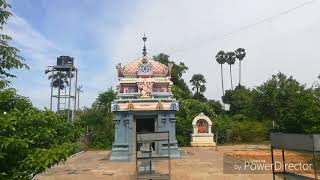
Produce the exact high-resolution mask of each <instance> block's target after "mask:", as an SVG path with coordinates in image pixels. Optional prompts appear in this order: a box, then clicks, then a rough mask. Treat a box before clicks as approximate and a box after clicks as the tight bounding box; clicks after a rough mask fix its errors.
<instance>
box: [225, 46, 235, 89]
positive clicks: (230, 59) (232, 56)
mask: <svg viewBox="0 0 320 180" xmlns="http://www.w3.org/2000/svg"><path fill="white" fill-rule="evenodd" d="M226 61H227V63H228V64H229V66H230V79H231V89H232V90H233V83H232V71H231V65H233V64H234V63H235V62H236V54H235V53H234V52H227V55H226Z"/></svg>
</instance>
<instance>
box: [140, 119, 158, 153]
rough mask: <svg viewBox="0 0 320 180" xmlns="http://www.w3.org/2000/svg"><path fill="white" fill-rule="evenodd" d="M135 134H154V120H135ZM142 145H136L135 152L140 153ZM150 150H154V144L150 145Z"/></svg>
mask: <svg viewBox="0 0 320 180" xmlns="http://www.w3.org/2000/svg"><path fill="white" fill-rule="evenodd" d="M136 132H137V133H152V132H155V119H154V118H146V119H136ZM141 146H142V144H140V143H139V144H137V147H136V148H137V151H140V147H141ZM151 146H152V149H153V150H155V143H152V145H151Z"/></svg>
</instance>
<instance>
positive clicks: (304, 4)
mask: <svg viewBox="0 0 320 180" xmlns="http://www.w3.org/2000/svg"><path fill="white" fill-rule="evenodd" d="M316 1H317V0H309V1H306V2H304V3H301V4H298V5H297V6H295V7H292V8H289V9H287V10H284V11H281V12H279V13H278V14H276V15H273V16H270V17H267V18H264V19H261V20H259V21H257V22H254V23H251V24H248V25H244V26H242V27H240V28H238V29H236V30H234V31H230V32H227V33H225V34H222V35H221V36H219V37H214V38H211V39H210V40H209V39H207V40H203V41H198V44H205V43H208V42H211V41H215V40H221V39H224V38H226V37H229V36H231V35H233V34H236V33H239V32H242V31H245V30H248V29H250V28H252V27H255V26H257V25H259V24H263V23H265V22H271V21H273V20H274V19H276V18H278V17H280V16H284V15H287V14H289V13H291V12H293V11H295V10H298V9H300V8H303V7H305V6H307V5H309V4H312V3H314V2H316ZM194 46H195V44H194V43H192V47H194ZM197 47H199V46H197ZM187 49H188V48H184V49H176V50H174V51H172V52H171V53H170V54H175V53H177V52H181V51H185V50H187Z"/></svg>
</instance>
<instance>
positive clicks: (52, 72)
mask: <svg viewBox="0 0 320 180" xmlns="http://www.w3.org/2000/svg"><path fill="white" fill-rule="evenodd" d="M53 74H54V70H53V69H52V71H51V96H50V111H52V98H53V97H52V96H53Z"/></svg>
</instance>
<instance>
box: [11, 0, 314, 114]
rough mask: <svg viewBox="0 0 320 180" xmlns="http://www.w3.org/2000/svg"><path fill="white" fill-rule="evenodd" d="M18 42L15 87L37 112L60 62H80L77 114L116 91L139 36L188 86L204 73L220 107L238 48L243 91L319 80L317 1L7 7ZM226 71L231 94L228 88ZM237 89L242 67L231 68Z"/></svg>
mask: <svg viewBox="0 0 320 180" xmlns="http://www.w3.org/2000/svg"><path fill="white" fill-rule="evenodd" d="M10 3H11V5H12V12H13V14H14V16H13V17H11V18H10V19H9V22H8V25H7V27H6V29H5V32H6V33H7V34H9V35H10V36H12V38H13V42H12V43H13V45H14V46H16V47H17V48H19V50H20V53H21V55H22V56H23V57H24V58H25V59H26V61H25V62H26V63H27V64H28V65H29V66H30V70H19V71H16V72H15V73H16V74H17V78H16V79H13V83H12V86H13V87H15V88H16V89H17V90H18V92H19V93H20V94H22V95H24V96H27V97H29V98H30V99H31V100H32V102H33V104H34V105H35V106H37V107H39V108H44V107H48V106H49V96H50V82H49V81H48V79H47V75H45V74H44V70H45V68H46V66H47V65H54V64H55V63H56V57H58V56H60V55H68V56H72V57H74V58H75V63H76V66H77V68H78V69H79V83H78V84H80V85H83V93H82V94H81V98H80V104H81V106H90V105H91V103H92V102H93V101H94V100H95V98H96V97H97V95H98V93H100V92H103V91H105V90H107V89H108V88H110V87H115V86H116V84H117V81H118V79H117V75H116V69H115V65H116V64H117V63H119V62H121V63H122V64H125V63H127V62H130V61H132V60H135V59H136V58H138V57H140V56H141V52H142V46H143V43H142V40H141V38H142V36H143V34H144V33H145V34H146V36H147V37H148V40H147V44H146V45H147V51H148V55H149V56H153V55H156V54H158V53H165V54H168V55H170V58H171V60H173V61H175V62H177V63H178V62H184V63H185V64H186V65H187V66H188V67H189V70H188V71H187V73H186V74H185V75H184V76H183V78H184V79H185V80H186V81H189V80H190V78H191V77H192V75H193V74H196V73H201V74H203V75H204V77H205V78H206V80H207V91H206V92H205V95H206V96H207V97H208V98H213V99H216V100H219V99H220V98H221V94H222V92H221V79H220V66H219V64H217V63H216V61H215V58H214V57H215V55H216V54H217V52H218V51H219V50H224V51H234V50H235V49H237V48H239V47H242V48H245V49H246V52H247V56H246V57H245V59H244V60H243V62H242V84H243V85H245V86H248V87H256V86H259V85H260V84H261V83H263V82H265V81H266V80H268V79H269V78H270V77H271V75H272V74H276V73H278V72H283V73H285V74H287V75H292V76H293V77H294V78H296V79H297V80H298V81H300V82H301V83H303V84H306V85H307V86H311V85H312V84H314V83H315V82H316V81H317V76H318V75H319V74H320V71H319V67H320V61H319V60H320V54H319V53H318V52H319V50H318V48H319V42H320V35H319V32H320V2H319V0H281V1H279V0H259V1H257V0H242V1H238V0H223V1H221V0H197V1H196V0H175V1H172V0H135V1H133V0H117V1H111V0H68V1H66V0H51V1H47V0H37V1H34V0H11V1H10ZM228 70H229V67H228V66H226V65H225V66H224V77H225V78H224V83H225V89H230V76H229V71H228ZM232 73H233V80H234V84H237V82H238V77H239V76H238V64H236V65H234V66H232Z"/></svg>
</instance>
